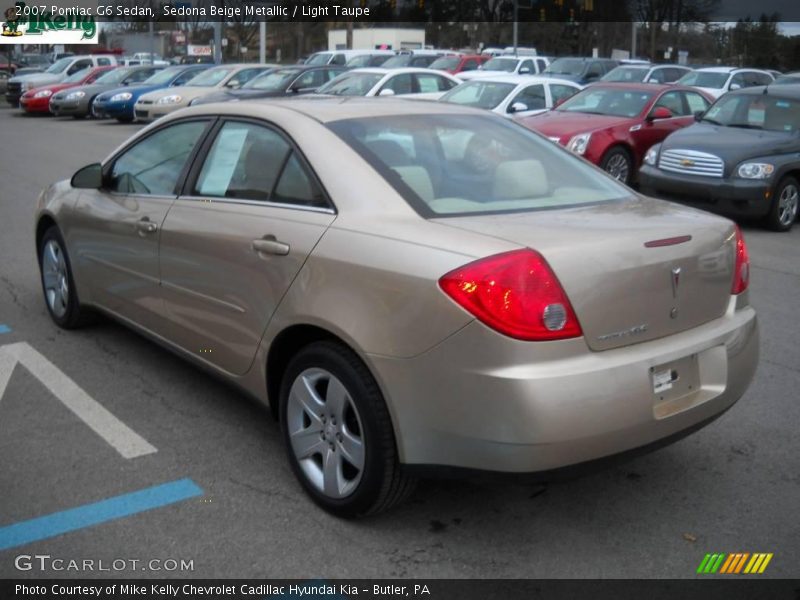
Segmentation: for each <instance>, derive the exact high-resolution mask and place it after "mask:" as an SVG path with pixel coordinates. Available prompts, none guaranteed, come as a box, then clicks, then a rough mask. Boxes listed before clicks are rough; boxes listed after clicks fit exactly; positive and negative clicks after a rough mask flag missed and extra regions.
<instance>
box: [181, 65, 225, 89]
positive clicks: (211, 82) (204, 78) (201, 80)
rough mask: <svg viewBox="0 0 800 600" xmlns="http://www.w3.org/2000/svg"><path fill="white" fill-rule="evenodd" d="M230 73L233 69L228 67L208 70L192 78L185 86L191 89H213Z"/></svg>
mask: <svg viewBox="0 0 800 600" xmlns="http://www.w3.org/2000/svg"><path fill="white" fill-rule="evenodd" d="M232 71H233V69H231V68H230V67H216V68H214V69H209V70H208V71H203V72H202V73H200V74H199V75H197V76H196V77H192V78H191V79H190V80H189V81H188V82H187V83H186V85H187V86H192V87H214V86H215V85H217V84H218V83H220V82H221V81H222V80H223V79H225V78H226V77H227V76H228V75H229V74H230V73H231V72H232Z"/></svg>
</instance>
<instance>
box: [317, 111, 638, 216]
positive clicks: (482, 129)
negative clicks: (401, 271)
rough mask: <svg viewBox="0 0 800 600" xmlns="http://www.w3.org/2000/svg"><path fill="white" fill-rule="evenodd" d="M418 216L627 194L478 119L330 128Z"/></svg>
mask: <svg viewBox="0 0 800 600" xmlns="http://www.w3.org/2000/svg"><path fill="white" fill-rule="evenodd" d="M328 127H329V128H330V129H331V130H332V131H333V132H334V133H336V134H337V135H338V136H339V137H340V138H342V139H343V140H344V141H345V142H346V143H347V144H348V145H350V146H351V147H352V148H354V149H355V150H356V151H357V152H358V153H359V154H360V155H361V156H362V157H363V158H364V159H365V160H366V161H367V162H368V163H370V164H371V165H372V167H373V168H374V169H375V170H376V171H378V172H379V173H380V174H381V175H382V176H383V177H384V178H385V179H386V180H387V181H388V182H389V183H390V184H391V185H392V186H393V187H394V188H395V190H397V192H398V193H399V194H400V195H401V196H403V197H404V198H405V199H406V201H407V202H408V203H409V204H410V205H411V206H412V207H413V208H414V209H415V210H416V211H417V212H418V213H419V214H420V215H421V216H423V217H428V218H431V217H436V216H455V215H470V214H489V213H500V212H519V211H531V210H544V209H556V208H566V207H573V206H581V205H586V204H596V203H602V202H610V201H613V200H619V199H622V198H627V197H629V196H630V191H629V190H628V189H627V188H625V187H624V186H622V185H620V184H618V183H616V182H615V181H614V180H612V179H611V178H609V177H607V176H605V175H603V174H601V173H599V172H598V171H597V170H596V169H595V168H593V167H591V166H590V165H588V164H586V163H584V162H583V161H581V160H580V159H577V158H575V157H573V156H572V155H570V154H568V153H566V152H564V151H563V150H561V149H559V148H558V147H556V146H555V145H554V144H553V143H552V142H550V141H548V140H546V139H544V138H542V137H540V136H538V135H536V134H535V133H533V132H531V131H529V130H527V129H525V128H523V127H520V126H519V125H516V124H514V123H510V122H508V121H506V120H505V119H497V118H496V117H492V116H482V115H414V116H413V117H404V116H397V117H371V118H370V117H366V118H363V119H348V120H343V121H335V122H333V123H329V124H328Z"/></svg>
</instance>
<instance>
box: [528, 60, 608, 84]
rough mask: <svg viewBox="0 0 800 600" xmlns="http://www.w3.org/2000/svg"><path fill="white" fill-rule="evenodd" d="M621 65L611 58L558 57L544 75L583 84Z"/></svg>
mask: <svg viewBox="0 0 800 600" xmlns="http://www.w3.org/2000/svg"><path fill="white" fill-rule="evenodd" d="M618 66H619V62H618V61H616V60H612V59H610V58H575V57H570V56H564V57H562V58H557V59H555V60H554V61H553V62H551V63H550V65H549V66H548V67H547V68H546V69H545V70H544V72H543V73H542V75H544V76H546V77H557V78H558V79H566V80H568V81H574V82H575V83H579V84H581V85H586V84H587V83H592V82H595V81H598V80H599V79H600V78H602V77H603V76H604V75H605V74H606V73H608V72H609V71H611V70H612V69H615V68H617V67H618Z"/></svg>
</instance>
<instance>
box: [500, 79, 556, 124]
mask: <svg viewBox="0 0 800 600" xmlns="http://www.w3.org/2000/svg"><path fill="white" fill-rule="evenodd" d="M515 105H517V106H518V107H520V110H515V109H514V106H515ZM523 105H524V107H525V108H521V106H523ZM546 109H547V96H546V92H545V86H544V84H542V83H536V84H533V85H528V86H525V87H524V88H522V89H521V90H519V91H518V92H517V93H516V94H515V95H514V97H513V98H511V101H510V102H509V103H508V107H507V108H506V112H507V113H508V114H509V115H512V114H513V115H514V116H515V117H525V116H528V115H533V114H536V113H538V112H541V111H543V110H546Z"/></svg>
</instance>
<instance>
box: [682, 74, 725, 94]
mask: <svg viewBox="0 0 800 600" xmlns="http://www.w3.org/2000/svg"><path fill="white" fill-rule="evenodd" d="M728 76H729V74H728V73H714V72H709V71H693V72H691V73H687V74H686V75H684V76H683V77H681V78H680V79H679V80H678V81H677V85H690V86H694V87H704V88H711V89H716V90H719V89H722V87H723V86H724V85H725V82H726V81H728Z"/></svg>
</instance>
